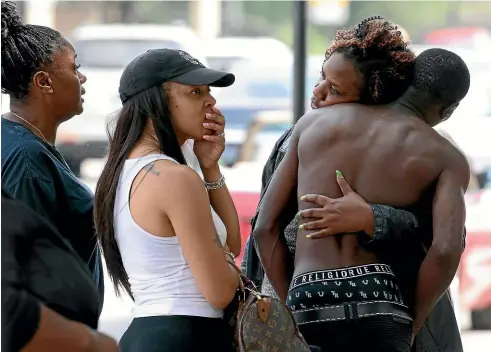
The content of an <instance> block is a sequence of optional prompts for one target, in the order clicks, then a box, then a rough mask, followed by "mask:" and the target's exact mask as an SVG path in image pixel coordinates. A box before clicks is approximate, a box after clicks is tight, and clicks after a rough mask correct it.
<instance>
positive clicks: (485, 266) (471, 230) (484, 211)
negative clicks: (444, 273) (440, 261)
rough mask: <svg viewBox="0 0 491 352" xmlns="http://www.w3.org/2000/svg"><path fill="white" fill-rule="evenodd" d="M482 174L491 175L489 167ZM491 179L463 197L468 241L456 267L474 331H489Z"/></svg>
mask: <svg viewBox="0 0 491 352" xmlns="http://www.w3.org/2000/svg"><path fill="white" fill-rule="evenodd" d="M485 174H488V175H491V168H490V169H489V170H487V172H486V173H485ZM490 181H491V180H486V184H485V185H484V188H483V189H480V190H477V191H470V192H468V193H467V194H466V205H467V207H466V208H467V222H466V226H467V239H466V249H465V251H464V254H463V256H462V260H461V262H460V268H459V293H460V303H461V306H462V307H463V308H464V309H466V310H468V311H469V312H470V314H471V324H472V328H473V329H478V330H490V329H491V216H490V214H491V182H490Z"/></svg>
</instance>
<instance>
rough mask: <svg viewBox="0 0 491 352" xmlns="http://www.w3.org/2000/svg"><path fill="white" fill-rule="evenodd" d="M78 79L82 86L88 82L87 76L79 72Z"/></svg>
mask: <svg viewBox="0 0 491 352" xmlns="http://www.w3.org/2000/svg"><path fill="white" fill-rule="evenodd" d="M78 79H79V80H80V83H81V84H84V83H85V82H87V76H85V75H84V74H83V73H82V72H80V71H78Z"/></svg>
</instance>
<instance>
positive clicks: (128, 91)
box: [119, 49, 235, 103]
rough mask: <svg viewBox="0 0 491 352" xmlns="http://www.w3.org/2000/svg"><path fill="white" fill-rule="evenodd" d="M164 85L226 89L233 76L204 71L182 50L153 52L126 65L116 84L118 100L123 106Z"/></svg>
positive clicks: (209, 70) (158, 50)
mask: <svg viewBox="0 0 491 352" xmlns="http://www.w3.org/2000/svg"><path fill="white" fill-rule="evenodd" d="M165 82H176V83H182V84H187V85H196V86H201V85H209V86H212V87H228V86H231V85H232V84H233V83H234V82H235V76H234V75H233V74H231V73H227V72H222V71H217V70H212V69H209V68H206V67H205V66H204V65H203V64H202V63H201V62H199V61H198V60H197V59H196V58H194V57H192V56H191V55H189V54H188V53H187V52H185V51H183V50H173V49H152V50H148V51H147V52H146V53H144V54H142V55H140V56H138V57H136V58H135V59H134V60H133V61H131V62H130V63H129V64H128V66H126V68H125V69H124V71H123V74H122V75H121V80H120V81H119V97H120V99H121V102H122V103H125V102H126V101H127V100H128V99H129V98H131V97H132V96H134V95H136V94H138V93H141V92H143V91H144V90H147V89H149V88H152V87H155V86H158V85H161V84H163V83H165Z"/></svg>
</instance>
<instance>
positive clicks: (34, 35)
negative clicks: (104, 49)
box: [1, 1, 104, 324]
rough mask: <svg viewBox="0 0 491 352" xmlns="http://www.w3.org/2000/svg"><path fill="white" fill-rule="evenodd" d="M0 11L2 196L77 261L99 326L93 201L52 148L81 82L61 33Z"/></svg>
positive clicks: (10, 8) (76, 105)
mask: <svg viewBox="0 0 491 352" xmlns="http://www.w3.org/2000/svg"><path fill="white" fill-rule="evenodd" d="M1 9H2V29H1V36H2V39H1V40H2V63H1V65H2V93H3V94H8V95H9V96H10V111H9V112H7V113H5V114H4V115H3V116H2V119H1V121H2V132H1V133H2V188H3V189H4V190H5V191H6V192H7V193H9V194H10V195H11V196H12V197H13V198H14V199H16V200H19V201H21V202H22V203H24V204H25V205H26V206H28V207H29V208H31V209H32V210H34V212H36V213H37V214H39V215H41V216H42V217H43V218H45V219H46V220H47V221H48V222H49V223H50V224H51V225H53V227H54V228H55V229H56V230H57V231H58V232H59V233H60V234H61V235H62V237H63V238H64V239H65V240H66V242H67V243H69V245H70V247H71V248H72V249H73V250H74V251H75V252H76V254H77V255H78V256H79V257H80V258H81V259H82V260H83V262H84V263H85V265H86V267H87V268H88V269H89V271H90V275H91V279H92V281H93V282H94V283H95V285H96V286H97V288H98V291H99V295H96V297H94V302H93V303H94V305H95V317H91V318H90V321H92V322H94V321H95V324H97V320H98V317H99V314H100V312H101V310H102V300H103V291H104V285H103V276H102V264H101V259H100V255H99V247H98V246H97V239H96V236H95V231H94V221H93V215H92V212H93V195H92V193H91V192H90V190H88V188H87V187H86V186H85V185H84V184H83V183H81V182H80V181H79V180H78V179H77V178H76V177H75V175H74V174H73V172H72V171H71V170H70V168H69V167H68V165H67V164H66V162H65V160H64V159H63V157H62V155H61V154H60V153H59V152H58V150H57V149H56V147H55V141H56V132H57V129H58V126H59V125H60V124H61V123H63V122H65V121H67V120H69V119H71V118H72V117H73V116H75V115H78V114H80V113H81V112H82V111H83V98H82V95H83V94H84V93H85V90H84V88H83V84H84V83H85V81H86V80H87V78H86V77H85V76H84V75H83V74H82V73H81V72H80V71H79V65H77V62H76V57H77V54H76V53H75V49H74V48H73V46H72V44H71V43H70V42H69V41H68V40H67V39H65V38H64V37H63V36H62V35H61V33H59V32H58V31H56V30H54V29H52V28H49V27H44V26H38V25H30V24H24V23H23V22H22V20H21V18H20V16H19V13H18V11H17V8H16V7H15V4H14V2H11V1H5V2H4V1H2V4H1ZM52 277H53V279H54V278H55V276H53V275H52Z"/></svg>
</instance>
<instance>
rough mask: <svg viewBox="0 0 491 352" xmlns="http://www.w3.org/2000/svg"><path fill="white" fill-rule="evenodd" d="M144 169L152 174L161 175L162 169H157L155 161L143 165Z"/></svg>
mask: <svg viewBox="0 0 491 352" xmlns="http://www.w3.org/2000/svg"><path fill="white" fill-rule="evenodd" d="M143 170H146V171H148V172H150V173H151V174H154V175H155V176H159V175H160V171H157V170H156V169H155V165H154V163H150V164H147V165H145V166H144V167H143Z"/></svg>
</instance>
